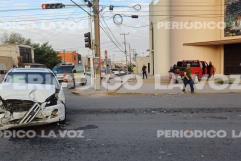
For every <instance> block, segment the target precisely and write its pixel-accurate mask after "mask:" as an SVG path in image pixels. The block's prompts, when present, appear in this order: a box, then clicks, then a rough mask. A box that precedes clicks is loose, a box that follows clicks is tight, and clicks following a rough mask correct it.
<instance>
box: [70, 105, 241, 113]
mask: <svg viewBox="0 0 241 161" xmlns="http://www.w3.org/2000/svg"><path fill="white" fill-rule="evenodd" d="M76 111H78V113H79V112H80V113H82V114H96V113H98V114H112V113H126V114H128V113H137V114H138V113H147V114H161V113H166V114H168V113H228V112H241V107H232V108H223V107H222V108H205V107H204V108H201V107H198V108H140V109H139V108H129V109H120V108H118V109H113V108H105V109H74V110H72V112H73V113H75V112H76Z"/></svg>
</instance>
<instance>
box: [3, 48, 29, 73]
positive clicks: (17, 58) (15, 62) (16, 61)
mask: <svg viewBox="0 0 241 161" xmlns="http://www.w3.org/2000/svg"><path fill="white" fill-rule="evenodd" d="M25 63H34V50H33V48H32V47H31V46H28V45H15V44H3V45H0V66H1V70H2V69H6V70H9V69H11V68H12V67H13V66H16V67H18V66H21V65H23V64H25Z"/></svg>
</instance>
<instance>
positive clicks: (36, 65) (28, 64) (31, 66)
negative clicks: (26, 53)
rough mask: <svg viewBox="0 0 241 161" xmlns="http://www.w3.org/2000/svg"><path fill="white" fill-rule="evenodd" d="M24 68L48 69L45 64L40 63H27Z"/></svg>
mask: <svg viewBox="0 0 241 161" xmlns="http://www.w3.org/2000/svg"><path fill="white" fill-rule="evenodd" d="M24 68H47V67H46V65H44V64H38V63H25V64H24Z"/></svg>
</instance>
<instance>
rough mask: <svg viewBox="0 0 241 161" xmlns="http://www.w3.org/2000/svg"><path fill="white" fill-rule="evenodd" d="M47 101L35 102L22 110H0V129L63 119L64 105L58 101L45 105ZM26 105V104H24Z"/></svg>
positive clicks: (48, 122)
mask: <svg viewBox="0 0 241 161" xmlns="http://www.w3.org/2000/svg"><path fill="white" fill-rule="evenodd" d="M46 104H47V103H35V102H33V105H32V106H30V107H29V109H28V110H26V107H25V109H24V111H21V110H16V108H14V106H15V105H14V104H12V107H13V108H8V110H4V109H1V111H0V130H6V129H10V128H16V127H27V126H35V125H43V124H50V123H55V122H59V121H63V120H65V105H64V103H62V102H58V103H57V105H53V106H46ZM24 105H26V104H24Z"/></svg>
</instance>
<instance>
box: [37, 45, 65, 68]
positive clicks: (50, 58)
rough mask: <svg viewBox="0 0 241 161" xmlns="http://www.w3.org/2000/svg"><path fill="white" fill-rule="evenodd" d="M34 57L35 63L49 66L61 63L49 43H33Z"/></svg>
mask: <svg viewBox="0 0 241 161" xmlns="http://www.w3.org/2000/svg"><path fill="white" fill-rule="evenodd" d="M32 46H33V48H34V59H35V62H36V63H40V64H45V65H46V66H47V67H49V68H53V67H54V66H55V65H57V64H59V63H61V60H60V58H59V57H58V53H57V52H56V51H55V50H54V49H53V48H52V46H51V45H49V43H43V44H33V45H32Z"/></svg>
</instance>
